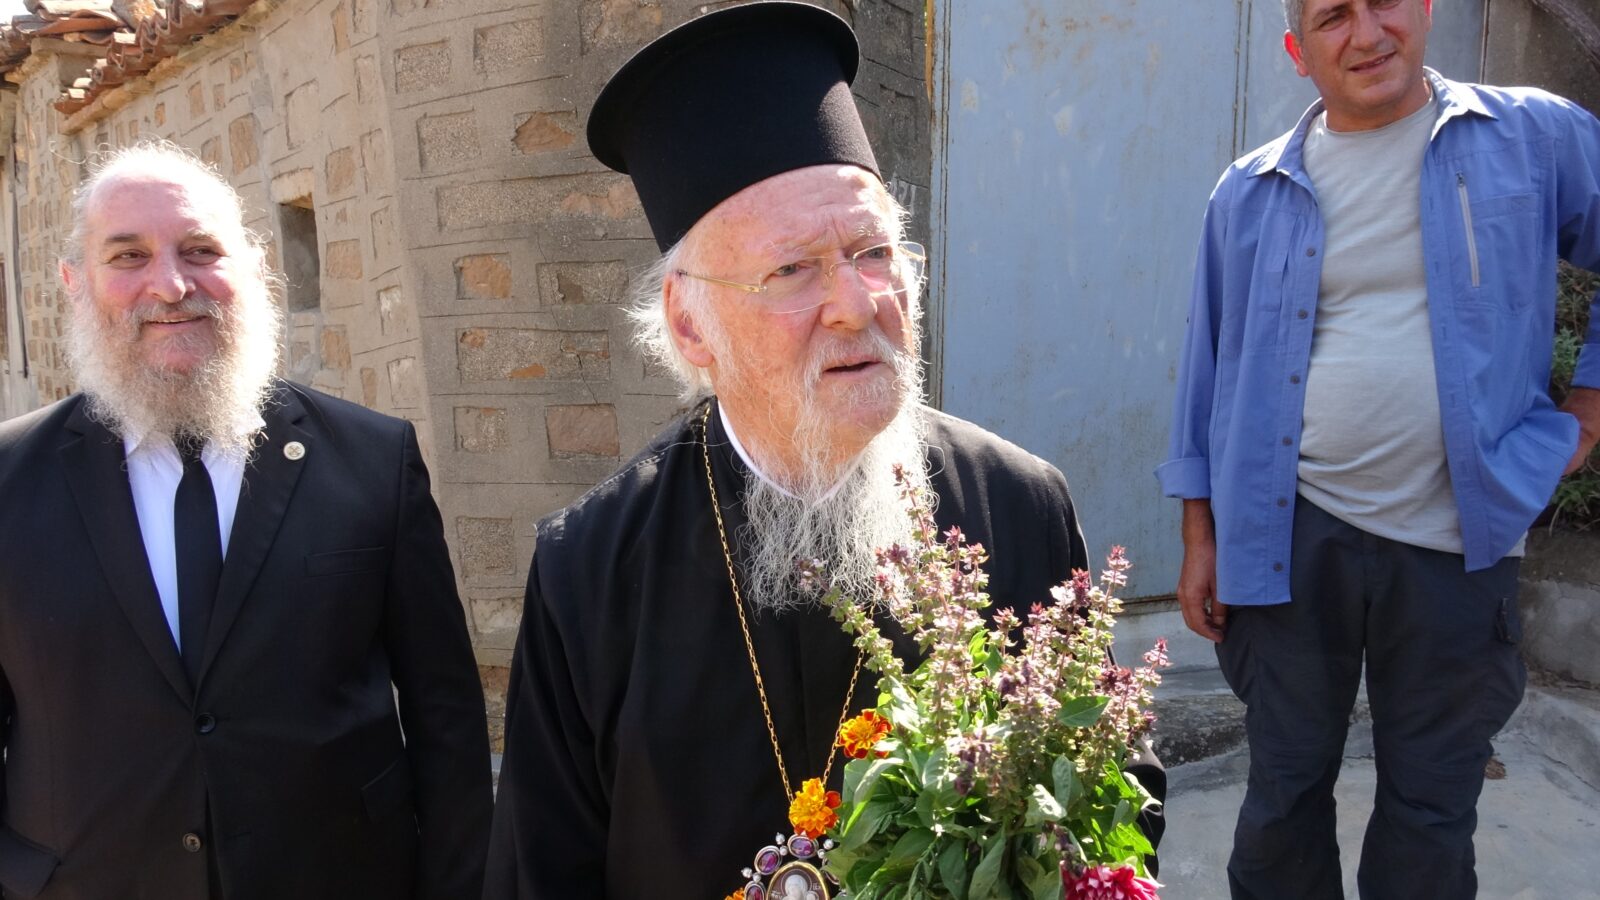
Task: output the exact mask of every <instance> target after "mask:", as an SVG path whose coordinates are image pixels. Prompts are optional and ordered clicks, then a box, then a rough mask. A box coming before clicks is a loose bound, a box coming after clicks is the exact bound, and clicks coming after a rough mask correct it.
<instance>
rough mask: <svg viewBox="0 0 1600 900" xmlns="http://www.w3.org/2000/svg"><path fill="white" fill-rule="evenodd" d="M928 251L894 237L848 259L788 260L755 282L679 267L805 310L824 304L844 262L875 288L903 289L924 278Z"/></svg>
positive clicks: (780, 306) (779, 305) (777, 305)
mask: <svg viewBox="0 0 1600 900" xmlns="http://www.w3.org/2000/svg"><path fill="white" fill-rule="evenodd" d="M927 260H928V252H927V250H926V249H924V248H923V246H922V245H921V244H918V243H915V242H913V241H891V242H889V243H886V244H875V245H873V246H871V247H867V248H864V249H861V250H857V251H856V252H854V253H851V254H849V255H847V256H845V258H844V259H830V258H828V257H825V256H808V257H805V258H804V259H797V260H794V261H793V262H788V263H784V264H783V265H781V266H779V267H777V268H776V269H773V270H772V271H770V272H768V273H767V274H766V275H764V276H762V278H761V280H760V281H758V282H755V283H754V284H751V283H748V282H743V281H729V280H728V279H726V278H713V277H711V276H710V275H697V274H695V273H694V272H685V271H684V270H683V269H678V270H677V273H678V274H679V275H682V276H684V277H685V278H696V279H699V280H700V281H709V282H711V283H712V284H720V285H723V286H725V287H731V288H738V289H739V290H741V291H745V292H746V293H750V294H760V295H762V300H763V301H765V302H766V303H767V305H770V306H771V307H772V309H773V310H774V311H777V312H802V311H804V310H807V309H812V308H813V307H817V306H820V305H822V288H823V286H824V285H826V284H827V283H828V282H829V281H831V280H832V279H833V273H834V271H835V270H837V269H838V268H839V267H840V266H843V265H849V266H851V267H852V268H854V269H855V270H856V274H857V275H859V276H861V280H862V281H863V282H864V283H865V284H866V285H867V287H868V288H869V289H872V290H896V291H898V290H902V289H904V288H905V287H906V286H908V285H911V284H915V283H917V282H918V281H921V280H922V271H923V268H924V267H925V266H926V264H927Z"/></svg>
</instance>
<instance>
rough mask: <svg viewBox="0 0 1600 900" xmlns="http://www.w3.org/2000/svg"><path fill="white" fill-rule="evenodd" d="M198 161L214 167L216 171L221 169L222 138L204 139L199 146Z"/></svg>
mask: <svg viewBox="0 0 1600 900" xmlns="http://www.w3.org/2000/svg"><path fill="white" fill-rule="evenodd" d="M200 160H201V161H202V162H204V163H205V164H206V165H209V166H214V167H216V168H217V170H218V171H221V169H222V138H219V137H210V138H206V139H205V141H204V142H203V143H201V144H200Z"/></svg>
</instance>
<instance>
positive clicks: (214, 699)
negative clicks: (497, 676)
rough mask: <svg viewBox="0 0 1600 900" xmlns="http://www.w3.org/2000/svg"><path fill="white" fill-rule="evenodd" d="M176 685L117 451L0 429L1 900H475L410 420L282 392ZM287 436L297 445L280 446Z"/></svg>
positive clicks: (172, 652)
mask: <svg viewBox="0 0 1600 900" xmlns="http://www.w3.org/2000/svg"><path fill="white" fill-rule="evenodd" d="M263 417H264V418H265V419H266V423H267V424H266V429H265V439H264V441H263V442H262V443H261V445H260V446H259V447H258V448H257V450H256V451H255V454H254V456H253V457H252V459H251V462H250V464H249V465H248V466H247V467H246V470H245V477H244V484H243V488H242V490H241V492H240V497H239V507H238V512H237V515H236V518H235V521H234V525H233V531H232V534H231V537H230V540H229V546H228V554H227V559H226V561H225V563H224V568H223V573H222V584H221V587H220V588H219V590H218V597H217V601H216V606H215V610H214V612H213V615H212V619H211V625H210V631H209V633H208V635H207V639H206V651H205V658H204V662H203V664H202V666H203V667H202V671H201V674H200V676H199V678H198V683H197V684H195V685H190V684H189V681H188V678H187V676H186V675H185V673H184V668H183V664H182V662H181V660H180V657H179V655H178V651H177V648H176V645H175V643H174V641H173V639H172V634H171V632H170V631H169V630H168V627H167V623H166V620H165V618H164V617H163V615H162V611H161V604H160V600H159V598H158V595H157V592H156V588H155V582H154V580H153V578H152V577H151V574H150V567H149V565H148V563H147V561H146V559H145V553H144V545H143V542H142V538H141V536H140V532H139V523H138V517H137V514H136V512H135V511H134V506H133V498H132V493H131V490H130V488H129V486H128V479H127V475H126V472H125V468H124V461H123V447H122V441H121V440H120V439H119V438H117V437H116V436H115V435H113V434H112V433H111V432H109V431H108V430H107V429H106V428H105V427H103V426H101V425H99V424H97V423H95V422H93V421H92V420H91V419H90V418H89V417H88V416H87V415H86V412H85V404H84V403H83V401H82V398H80V397H77V396H74V397H71V398H68V399H67V400H64V401H62V402H60V403H57V404H55V405H53V406H50V407H47V408H45V409H42V410H39V411H37V412H35V413H32V414H29V415H27V416H23V417H21V418H19V419H15V420H12V421H10V422H6V423H4V424H0V750H3V751H4V761H3V763H0V776H3V777H0V895H3V896H4V897H25V898H39V900H133V898H149V900H190V898H206V897H208V896H210V895H211V894H212V891H211V888H210V887H209V886H208V873H207V860H208V858H209V859H214V860H215V868H216V871H215V873H214V877H215V879H216V880H217V881H219V882H220V887H221V889H222V892H223V894H224V895H225V896H226V898H227V900H255V898H261V900H268V898H272V900H281V898H290V897H293V898H296V900H318V898H327V900H358V898H359V900H368V898H373V900H380V898H381V900H389V898H411V897H418V898H429V900H432V898H438V900H458V898H463V897H476V896H477V893H478V891H479V885H480V882H481V879H482V867H483V857H484V853H485V846H486V840H487V829H488V819H489V810H490V785H489V778H490V776H489V749H488V746H487V733H486V730H485V721H484V704H483V694H482V691H481V688H480V686H479V682H478V678H477V670H476V666H475V664H474V660H473V655H472V648H471V645H470V641H469V638H468V635H467V630H466V624H465V619H464V616H463V613H462V608H461V605H460V603H459V600H458V599H457V594H456V590H455V580H454V576H453V574H452V571H451V566H450V560H449V555H448V551H447V550H446V546H445V541H444V534H443V526H442V523H441V520H440V517H439V511H438V508H437V507H436V506H435V505H434V502H433V499H432V497H431V495H430V494H429V489H428V475H427V471H426V469H425V468H424V466H423V463H422V459H421V457H420V456H419V454H418V450H417V443H416V433H415V431H414V429H413V428H412V426H411V425H410V424H409V423H406V422H403V421H400V420H397V419H392V418H389V417H387V416H382V415H379V414H377V413H373V412H371V411H369V410H366V409H363V408H361V407H359V406H355V405H353V404H350V403H346V402H344V401H340V400H335V399H333V398H331V397H328V396H326V395H323V394H319V393H316V392H313V391H310V390H307V389H305V388H302V387H299V386H295V385H289V384H286V383H280V384H279V385H277V386H276V390H275V395H274V398H273V400H272V401H271V402H270V403H269V408H268V409H266V410H265V411H264V413H263ZM291 441H298V442H299V443H300V444H301V445H303V446H304V448H305V454H304V456H303V457H302V458H300V459H298V460H294V459H290V458H289V457H288V455H286V454H285V452H284V448H285V446H286V445H287V444H288V443H289V442H291Z"/></svg>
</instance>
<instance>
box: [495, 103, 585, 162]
mask: <svg viewBox="0 0 1600 900" xmlns="http://www.w3.org/2000/svg"><path fill="white" fill-rule="evenodd" d="M577 135H578V116H577V114H576V113H574V112H571V111H566V110H557V111H555V112H532V113H528V114H526V115H523V116H519V117H518V118H517V130H516V133H515V134H513V135H512V136H511V143H512V144H513V145H515V146H516V148H517V152H518V153H522V154H529V153H548V152H550V151H552V150H565V149H567V148H568V147H571V146H572V142H573V141H574V140H576V139H577Z"/></svg>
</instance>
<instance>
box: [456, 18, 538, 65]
mask: <svg viewBox="0 0 1600 900" xmlns="http://www.w3.org/2000/svg"><path fill="white" fill-rule="evenodd" d="M544 31H545V29H544V21H543V20H542V19H523V20H521V21H517V22H506V23H504V24H501V25H486V26H484V27H483V28H479V29H477V30H476V31H474V32H472V65H473V67H474V68H476V69H477V70H478V74H480V75H492V74H494V73H495V72H502V71H505V70H507V69H515V68H519V67H522V68H526V69H529V70H531V68H532V65H533V63H534V62H535V61H536V60H538V59H539V58H541V57H543V56H544Z"/></svg>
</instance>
